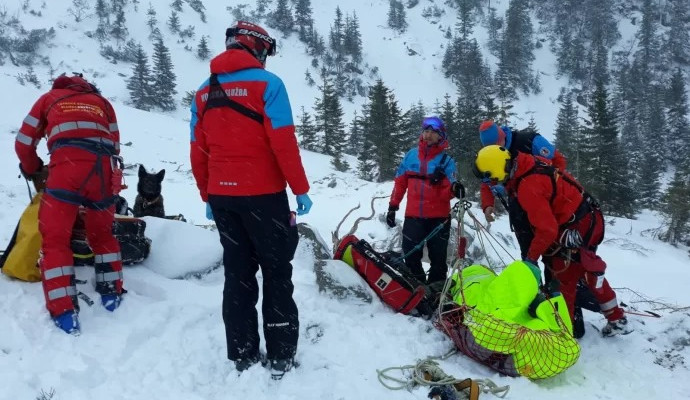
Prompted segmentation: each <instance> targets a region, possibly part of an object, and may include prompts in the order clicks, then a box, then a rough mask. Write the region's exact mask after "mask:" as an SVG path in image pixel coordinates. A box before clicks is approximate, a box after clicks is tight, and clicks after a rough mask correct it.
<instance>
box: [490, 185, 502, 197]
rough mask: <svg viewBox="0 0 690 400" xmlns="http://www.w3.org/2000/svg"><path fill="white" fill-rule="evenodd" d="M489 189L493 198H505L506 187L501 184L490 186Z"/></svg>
mask: <svg viewBox="0 0 690 400" xmlns="http://www.w3.org/2000/svg"><path fill="white" fill-rule="evenodd" d="M489 188H490V189H491V193H493V195H494V196H500V197H506V187H505V186H503V185H502V184H500V183H497V184H495V185H490V186H489Z"/></svg>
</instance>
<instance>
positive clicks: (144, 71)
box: [127, 45, 155, 111]
mask: <svg viewBox="0 0 690 400" xmlns="http://www.w3.org/2000/svg"><path fill="white" fill-rule="evenodd" d="M152 83H153V79H152V77H151V69H150V68H149V60H148V56H147V55H146V52H145V51H144V47H143V46H142V45H138V46H137V53H136V61H135V62H134V65H133V66H132V76H130V77H129V79H127V89H128V90H129V97H130V100H131V102H132V105H133V106H134V107H135V108H138V109H140V110H145V111H148V110H150V109H151V107H152V106H153V105H154V96H155V94H154V91H153V86H152Z"/></svg>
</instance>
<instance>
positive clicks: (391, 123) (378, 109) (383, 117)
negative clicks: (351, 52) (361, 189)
mask: <svg viewBox="0 0 690 400" xmlns="http://www.w3.org/2000/svg"><path fill="white" fill-rule="evenodd" d="M401 120H402V113H401V111H400V108H399V107H398V104H397V101H396V100H395V97H394V96H393V93H392V92H391V91H390V89H388V88H387V87H386V86H385V85H384V83H383V81H382V80H381V79H379V80H377V81H376V83H375V84H374V86H372V87H370V88H369V96H368V102H367V104H365V106H364V109H363V112H362V128H363V130H364V134H365V137H364V145H363V153H361V154H359V156H358V159H359V169H360V175H361V176H369V177H370V178H371V179H374V180H376V181H377V182H382V181H384V180H388V179H392V178H393V177H394V176H395V171H396V168H397V166H398V163H399V162H400V159H401V156H402V151H404V150H405V149H404V147H403V146H404V145H405V144H406V133H405V131H404V129H403V125H402V123H401ZM364 152H366V153H364ZM367 158H369V160H367ZM371 161H373V162H371ZM374 166H375V167H374ZM372 167H373V168H374V170H370V171H363V170H362V169H363V168H372Z"/></svg>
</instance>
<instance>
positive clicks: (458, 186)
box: [450, 181, 465, 199]
mask: <svg viewBox="0 0 690 400" xmlns="http://www.w3.org/2000/svg"><path fill="white" fill-rule="evenodd" d="M450 191H451V192H453V196H455V198H458V199H464V198H465V187H464V186H463V185H462V183H460V182H458V181H455V182H453V184H451V185H450Z"/></svg>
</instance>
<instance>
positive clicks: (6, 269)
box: [0, 192, 43, 282]
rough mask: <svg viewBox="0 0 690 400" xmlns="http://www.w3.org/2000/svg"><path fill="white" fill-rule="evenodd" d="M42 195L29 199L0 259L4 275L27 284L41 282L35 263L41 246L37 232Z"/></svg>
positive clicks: (39, 235) (38, 194) (39, 234)
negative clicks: (29, 201)
mask: <svg viewBox="0 0 690 400" xmlns="http://www.w3.org/2000/svg"><path fill="white" fill-rule="evenodd" d="M42 195H43V193H40V192H39V193H37V194H36V195H34V197H33V199H31V203H30V204H29V205H28V206H27V207H26V209H25V210H24V212H23V213H22V216H21V217H20V218H19V222H18V223H17V227H16V228H15V230H14V235H12V239H11V240H10V243H9V244H8V246H7V249H6V250H5V252H4V253H3V254H2V256H1V257H0V269H2V272H3V273H4V274H5V275H7V276H10V277H13V278H17V279H21V280H23V281H27V282H38V281H40V280H41V271H40V270H39V269H38V268H37V262H38V256H39V252H40V250H41V244H42V240H41V233H40V232H39V230H38V209H39V207H40V204H41V196H42Z"/></svg>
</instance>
